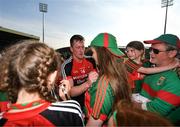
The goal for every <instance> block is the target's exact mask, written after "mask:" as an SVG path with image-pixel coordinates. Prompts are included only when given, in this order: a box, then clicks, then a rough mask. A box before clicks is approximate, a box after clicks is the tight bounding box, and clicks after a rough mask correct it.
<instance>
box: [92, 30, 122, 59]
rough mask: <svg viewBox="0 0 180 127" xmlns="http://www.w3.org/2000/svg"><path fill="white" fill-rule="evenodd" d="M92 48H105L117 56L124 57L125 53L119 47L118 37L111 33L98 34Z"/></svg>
mask: <svg viewBox="0 0 180 127" xmlns="http://www.w3.org/2000/svg"><path fill="white" fill-rule="evenodd" d="M90 46H97V47H105V48H107V49H108V50H109V51H110V52H111V53H112V54H113V55H115V56H122V55H124V53H123V52H122V51H121V50H120V49H119V48H118V46H117V42H116V37H115V36H113V35H112V34H110V33H100V34H98V35H97V36H96V37H95V38H94V39H93V40H92V41H91V44H90Z"/></svg>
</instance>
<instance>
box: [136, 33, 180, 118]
mask: <svg viewBox="0 0 180 127" xmlns="http://www.w3.org/2000/svg"><path fill="white" fill-rule="evenodd" d="M144 43H147V44H151V47H150V62H151V63H153V64H155V65H156V67H164V66H167V65H169V64H172V63H174V62H175V61H176V55H177V52H178V50H179V48H180V40H179V38H178V37H177V36H176V35H173V34H163V35H161V36H159V37H158V38H155V39H154V40H149V41H144ZM179 84H180V79H179V77H178V73H177V69H176V68H175V69H171V70H168V71H164V72H161V73H157V74H152V75H148V76H146V77H145V78H144V81H143V84H142V90H141V93H140V94H141V96H142V97H143V98H146V101H142V102H134V103H135V104H136V106H137V107H139V108H142V109H144V110H148V111H152V112H156V113H158V114H160V115H161V116H164V117H167V116H168V115H169V114H170V113H171V112H172V111H173V110H174V109H176V108H178V107H179V106H180V85H179Z"/></svg>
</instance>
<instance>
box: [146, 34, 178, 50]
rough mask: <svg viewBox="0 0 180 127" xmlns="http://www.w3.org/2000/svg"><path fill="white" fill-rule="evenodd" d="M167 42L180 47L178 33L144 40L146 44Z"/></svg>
mask: <svg viewBox="0 0 180 127" xmlns="http://www.w3.org/2000/svg"><path fill="white" fill-rule="evenodd" d="M162 42H164V43H167V44H170V45H173V46H176V47H178V48H180V40H179V38H178V37H177V36H176V35H173V34H163V35H161V36H159V37H158V38H155V39H154V40H147V41H144V43H146V44H156V43H162Z"/></svg>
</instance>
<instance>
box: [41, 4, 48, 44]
mask: <svg viewBox="0 0 180 127" xmlns="http://www.w3.org/2000/svg"><path fill="white" fill-rule="evenodd" d="M47 7H48V5H47V4H44V3H39V11H40V12H42V42H44V13H47Z"/></svg>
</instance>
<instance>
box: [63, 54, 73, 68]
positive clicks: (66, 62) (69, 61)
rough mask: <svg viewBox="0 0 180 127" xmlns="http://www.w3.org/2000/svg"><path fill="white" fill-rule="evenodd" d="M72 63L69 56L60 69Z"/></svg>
mask: <svg viewBox="0 0 180 127" xmlns="http://www.w3.org/2000/svg"><path fill="white" fill-rule="evenodd" d="M72 62H73V58H72V56H71V57H69V58H68V59H67V60H65V61H64V63H63V64H62V68H64V67H66V66H70V65H72Z"/></svg>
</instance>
